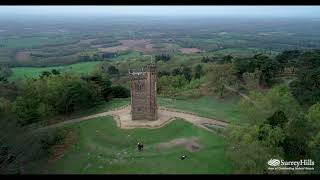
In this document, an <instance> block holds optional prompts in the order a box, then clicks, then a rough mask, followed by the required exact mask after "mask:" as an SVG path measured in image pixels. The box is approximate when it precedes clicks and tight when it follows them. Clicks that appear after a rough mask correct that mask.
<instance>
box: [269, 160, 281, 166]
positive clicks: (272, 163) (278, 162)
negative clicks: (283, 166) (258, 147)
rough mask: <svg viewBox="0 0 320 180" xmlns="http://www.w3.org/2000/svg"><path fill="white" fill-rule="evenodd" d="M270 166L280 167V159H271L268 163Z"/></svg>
mask: <svg viewBox="0 0 320 180" xmlns="http://www.w3.org/2000/svg"><path fill="white" fill-rule="evenodd" d="M268 165H269V166H273V167H275V166H279V165H280V160H279V159H270V160H269V161H268Z"/></svg>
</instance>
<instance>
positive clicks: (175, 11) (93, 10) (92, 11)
mask: <svg viewBox="0 0 320 180" xmlns="http://www.w3.org/2000/svg"><path fill="white" fill-rule="evenodd" d="M0 13H1V14H7V15H13V14H20V15H27V14H47V15H145V16H159V15H162V16H179V15H182V16H199V15H207V16H215V15H216V16H249V17H257V16H263V17H320V6H0Z"/></svg>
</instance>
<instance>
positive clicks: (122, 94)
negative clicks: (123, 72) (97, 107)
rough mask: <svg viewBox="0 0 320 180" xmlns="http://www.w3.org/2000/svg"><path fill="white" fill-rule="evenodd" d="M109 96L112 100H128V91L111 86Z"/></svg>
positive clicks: (120, 87)
mask: <svg viewBox="0 0 320 180" xmlns="http://www.w3.org/2000/svg"><path fill="white" fill-rule="evenodd" d="M111 95H112V97H114V98H128V97H130V90H129V89H127V88H125V87H122V86H113V87H111Z"/></svg>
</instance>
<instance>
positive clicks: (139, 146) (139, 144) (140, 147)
mask: <svg viewBox="0 0 320 180" xmlns="http://www.w3.org/2000/svg"><path fill="white" fill-rule="evenodd" d="M137 147H138V150H139V152H141V151H142V149H143V144H141V143H140V142H138V144H137Z"/></svg>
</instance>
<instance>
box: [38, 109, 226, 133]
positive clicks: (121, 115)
mask: <svg viewBox="0 0 320 180" xmlns="http://www.w3.org/2000/svg"><path fill="white" fill-rule="evenodd" d="M130 109H131V107H130V106H126V107H124V108H122V109H118V110H112V111H107V112H103V113H98V114H94V115H90V116H85V117H81V118H75V119H71V120H67V121H64V122H61V123H57V124H53V125H49V126H45V127H41V128H39V129H37V130H36V131H40V130H45V129H49V128H57V127H61V126H64V125H67V124H71V123H77V122H81V121H86V120H90V119H93V118H97V117H105V116H113V117H114V119H115V120H116V122H117V125H118V127H120V128H123V129H132V128H160V127H163V126H164V125H166V124H168V123H169V122H171V121H172V120H174V119H175V118H182V119H184V120H186V121H188V122H190V123H192V124H194V125H195V126H198V127H201V128H204V129H207V130H209V131H212V130H211V129H209V128H207V127H206V126H205V124H209V125H215V126H219V127H226V126H227V125H228V123H227V122H224V121H220V120H215V119H210V118H205V117H200V116H197V115H196V114H194V113H189V112H183V111H179V110H175V109H168V108H164V107H160V108H159V111H158V114H159V115H158V116H159V119H158V120H156V121H148V120H136V121H132V120H131V118H130V117H131V116H130Z"/></svg>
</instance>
